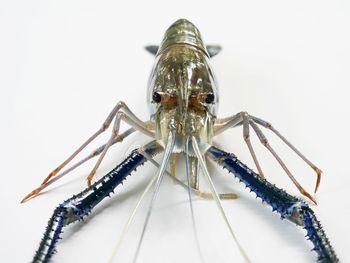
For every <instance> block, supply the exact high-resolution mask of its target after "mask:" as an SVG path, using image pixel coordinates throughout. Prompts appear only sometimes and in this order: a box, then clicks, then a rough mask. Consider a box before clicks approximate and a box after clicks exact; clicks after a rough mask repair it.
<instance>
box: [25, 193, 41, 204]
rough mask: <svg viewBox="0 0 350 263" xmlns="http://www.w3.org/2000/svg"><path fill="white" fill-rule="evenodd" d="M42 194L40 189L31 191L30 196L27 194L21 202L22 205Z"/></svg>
mask: <svg viewBox="0 0 350 263" xmlns="http://www.w3.org/2000/svg"><path fill="white" fill-rule="evenodd" d="M39 193H40V189H35V190H33V191H31V192H30V193H29V194H27V195H26V196H25V197H24V198H23V199H22V200H21V204H23V203H24V202H26V201H27V200H29V199H32V198H34V197H36V196H37V195H38V194H39Z"/></svg>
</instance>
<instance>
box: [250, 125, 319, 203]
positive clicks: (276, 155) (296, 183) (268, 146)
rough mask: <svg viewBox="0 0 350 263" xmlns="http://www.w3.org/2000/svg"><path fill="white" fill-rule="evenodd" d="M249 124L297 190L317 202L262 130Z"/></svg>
mask: <svg viewBox="0 0 350 263" xmlns="http://www.w3.org/2000/svg"><path fill="white" fill-rule="evenodd" d="M250 125H251V126H252V127H253V129H254V131H255V133H256V135H257V136H258V138H259V140H260V142H261V143H262V144H263V145H264V146H265V147H266V148H267V149H268V150H269V151H270V153H271V154H272V155H273V156H274V157H275V159H276V160H277V161H278V163H279V164H280V165H281V167H282V168H283V170H284V171H285V172H286V174H287V175H288V177H289V178H290V179H291V180H292V182H293V184H294V185H295V186H296V187H297V188H298V190H299V192H300V193H301V194H302V195H304V196H306V197H307V198H309V199H310V200H311V201H312V202H314V203H315V204H317V202H316V200H315V199H314V198H313V197H312V196H311V195H310V194H309V193H308V192H307V191H306V190H305V189H304V188H303V187H302V186H301V185H300V184H299V182H298V181H297V180H296V179H295V178H294V176H293V175H292V173H291V172H290V171H289V169H288V168H287V166H286V165H285V164H284V162H283V161H282V159H281V158H280V157H279V156H278V154H277V153H276V152H275V150H274V149H273V148H272V147H271V145H270V144H269V141H268V140H267V139H266V137H265V135H264V134H263V132H262V131H261V130H260V128H259V127H258V126H257V125H256V124H255V123H254V122H253V121H250Z"/></svg>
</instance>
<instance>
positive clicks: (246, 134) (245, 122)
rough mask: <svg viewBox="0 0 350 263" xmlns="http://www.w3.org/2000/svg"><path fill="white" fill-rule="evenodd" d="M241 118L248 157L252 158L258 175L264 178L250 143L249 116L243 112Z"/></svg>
mask: <svg viewBox="0 0 350 263" xmlns="http://www.w3.org/2000/svg"><path fill="white" fill-rule="evenodd" d="M242 118H243V137H244V140H245V142H246V144H247V145H248V148H249V152H250V155H251V156H252V157H253V160H254V163H255V166H256V168H257V169H258V172H259V175H260V176H262V177H265V176H264V173H263V171H262V170H261V167H260V164H259V161H258V158H256V155H255V151H254V148H253V145H252V143H251V141H250V135H249V115H248V114H247V113H246V112H244V113H243V116H242Z"/></svg>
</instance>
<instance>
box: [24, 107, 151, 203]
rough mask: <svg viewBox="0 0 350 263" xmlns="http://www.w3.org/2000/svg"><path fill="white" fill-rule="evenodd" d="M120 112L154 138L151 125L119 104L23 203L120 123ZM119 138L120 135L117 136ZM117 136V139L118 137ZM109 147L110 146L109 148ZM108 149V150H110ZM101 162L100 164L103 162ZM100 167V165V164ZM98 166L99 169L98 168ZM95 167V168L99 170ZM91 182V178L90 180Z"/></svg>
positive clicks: (134, 126) (129, 121)
mask: <svg viewBox="0 0 350 263" xmlns="http://www.w3.org/2000/svg"><path fill="white" fill-rule="evenodd" d="M118 112H123V113H124V114H125V116H127V117H128V119H127V120H126V121H127V123H129V124H130V125H131V126H132V127H133V128H134V129H136V130H139V131H141V132H143V133H144V134H146V135H148V136H151V137H154V132H153V131H152V130H151V129H150V125H149V123H148V122H142V121H141V120H140V119H138V118H137V117H136V116H135V115H134V114H133V113H132V112H131V111H130V109H129V108H128V107H127V106H126V104H125V103H124V102H118V104H117V105H116V106H115V107H114V108H113V110H112V111H111V113H110V114H109V115H108V117H107V118H106V120H105V121H104V123H103V124H102V127H101V128H100V129H99V130H98V131H97V132H95V133H94V134H93V135H92V136H91V137H90V138H89V139H88V140H87V141H85V142H84V143H83V144H82V145H81V146H80V147H79V148H78V149H77V150H76V151H75V152H74V153H73V154H72V155H71V156H69V157H68V158H67V159H66V160H65V161H64V162H63V163H61V164H60V165H59V166H58V167H57V168H55V169H54V170H53V171H52V172H51V173H50V174H49V175H48V176H47V177H46V178H45V180H44V181H43V182H42V183H41V186H39V187H38V188H36V189H34V190H33V191H32V192H30V193H29V194H28V195H26V196H25V197H24V198H23V199H22V201H21V202H24V201H26V200H28V199H29V198H31V197H34V196H36V195H38V194H39V193H40V191H41V190H40V188H41V187H43V186H44V185H46V184H47V183H48V182H49V181H50V180H51V179H52V178H54V177H55V176H57V174H58V172H59V171H60V170H61V169H62V168H63V167H65V166H66V165H67V164H68V163H69V162H70V161H71V160H72V159H73V158H74V157H75V156H76V155H77V154H78V153H80V152H81V151H82V150H83V149H84V148H85V147H86V146H87V145H88V144H90V143H91V142H92V141H93V140H94V139H95V138H97V137H98V136H99V135H100V134H101V133H103V132H104V131H105V130H106V129H107V128H108V127H109V126H110V124H111V122H112V120H113V119H114V118H116V122H120V119H119V120H118ZM117 136H118V135H117ZM117 136H116V137H117ZM108 147H109V146H108ZM108 147H107V149H108ZM101 161H102V159H101V160H99V162H101ZM98 165H99V163H98ZM98 165H97V167H98ZM97 167H96V166H95V168H96V169H97ZM95 172H96V170H93V173H95ZM91 177H92V176H91ZM90 181H91V178H90Z"/></svg>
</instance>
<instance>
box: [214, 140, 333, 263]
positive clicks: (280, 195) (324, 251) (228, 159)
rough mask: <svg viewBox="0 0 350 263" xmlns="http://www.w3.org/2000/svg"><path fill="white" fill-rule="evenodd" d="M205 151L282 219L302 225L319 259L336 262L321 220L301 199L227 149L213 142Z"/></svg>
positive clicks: (320, 260)
mask: <svg viewBox="0 0 350 263" xmlns="http://www.w3.org/2000/svg"><path fill="white" fill-rule="evenodd" d="M207 155H208V157H209V158H211V159H212V160H214V161H215V162H217V163H219V164H220V165H221V166H223V167H224V168H226V169H227V170H228V171H229V172H232V173H233V174H234V176H236V177H237V178H238V179H239V180H240V181H241V182H243V183H244V184H245V185H246V186H247V187H248V188H250V190H251V191H253V192H254V193H256V195H257V197H259V198H261V199H262V200H263V201H264V202H266V203H268V204H269V205H270V206H271V207H272V210H273V211H277V212H278V213H279V214H280V215H281V218H282V219H283V218H287V219H288V220H290V221H292V222H294V223H296V224H297V225H300V226H303V227H304V228H305V229H306V231H307V237H308V238H309V239H310V241H311V242H312V243H313V245H314V249H313V250H315V251H316V253H317V254H318V261H319V262H322V263H334V262H339V259H338V258H337V256H336V254H335V252H334V250H333V248H332V246H331V244H330V242H329V240H328V238H327V236H326V234H325V232H324V231H323V229H322V226H321V224H320V222H319V221H318V220H317V218H316V216H315V214H314V212H313V211H312V210H311V208H310V207H309V206H308V205H307V204H306V203H305V202H304V201H302V200H301V199H299V198H296V197H294V196H292V195H290V194H288V193H287V192H286V191H284V190H282V189H280V188H277V187H276V186H275V185H273V184H271V183H269V182H268V181H267V180H266V179H264V178H262V177H261V176H259V175H258V174H256V173H255V172H254V171H253V170H251V169H250V168H248V167H247V166H246V165H245V164H243V163H242V162H241V161H239V160H238V159H237V157H236V156H235V155H234V154H229V153H226V152H224V151H222V150H220V149H218V148H216V147H214V146H213V147H211V148H209V150H208V152H207Z"/></svg>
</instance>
